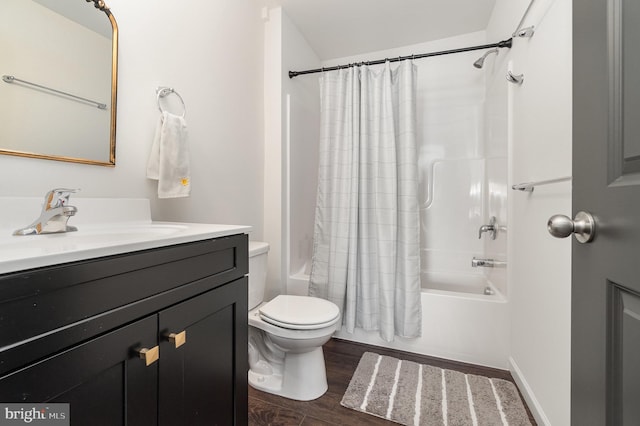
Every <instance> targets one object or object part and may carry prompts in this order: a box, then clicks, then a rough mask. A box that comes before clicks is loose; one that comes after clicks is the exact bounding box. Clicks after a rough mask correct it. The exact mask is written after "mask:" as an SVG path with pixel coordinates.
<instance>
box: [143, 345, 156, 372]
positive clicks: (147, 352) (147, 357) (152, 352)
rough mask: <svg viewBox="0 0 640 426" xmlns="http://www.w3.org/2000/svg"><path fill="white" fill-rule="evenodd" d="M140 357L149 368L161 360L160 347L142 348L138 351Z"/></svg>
mask: <svg viewBox="0 0 640 426" xmlns="http://www.w3.org/2000/svg"><path fill="white" fill-rule="evenodd" d="M138 355H139V356H140V358H141V359H143V360H144V362H145V364H147V367H148V366H150V365H151V364H153V363H154V362H156V361H157V360H158V359H159V358H160V348H159V347H158V346H154V347H153V348H151V349H148V348H142V349H139V350H138Z"/></svg>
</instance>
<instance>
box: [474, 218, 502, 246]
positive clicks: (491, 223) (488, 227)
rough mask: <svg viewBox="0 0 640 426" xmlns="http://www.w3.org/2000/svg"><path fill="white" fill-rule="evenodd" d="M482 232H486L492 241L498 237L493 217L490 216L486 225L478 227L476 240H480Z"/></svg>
mask: <svg viewBox="0 0 640 426" xmlns="http://www.w3.org/2000/svg"><path fill="white" fill-rule="evenodd" d="M483 232H488V233H489V235H490V236H491V239H492V240H495V239H496V237H497V236H498V225H497V224H496V217H495V216H491V219H489V224H488V225H482V226H481V227H480V229H479V230H478V239H481V238H482V233H483Z"/></svg>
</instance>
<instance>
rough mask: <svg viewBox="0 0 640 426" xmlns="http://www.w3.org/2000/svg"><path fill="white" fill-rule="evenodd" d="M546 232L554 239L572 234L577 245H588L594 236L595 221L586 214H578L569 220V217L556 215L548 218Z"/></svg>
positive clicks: (589, 214)
mask: <svg viewBox="0 0 640 426" xmlns="http://www.w3.org/2000/svg"><path fill="white" fill-rule="evenodd" d="M547 230H548V231H549V233H550V234H551V235H553V236H554V237H556V238H567V237H568V236H569V235H571V234H573V235H574V236H575V237H576V240H578V242H579V243H583V244H584V243H589V242H591V241H593V239H594V238H595V236H596V221H595V219H594V218H593V216H592V215H591V213H587V212H578V213H576V217H575V218H574V219H573V220H571V218H570V217H568V216H565V215H562V214H556V215H553V216H551V217H550V218H549V221H548V222H547Z"/></svg>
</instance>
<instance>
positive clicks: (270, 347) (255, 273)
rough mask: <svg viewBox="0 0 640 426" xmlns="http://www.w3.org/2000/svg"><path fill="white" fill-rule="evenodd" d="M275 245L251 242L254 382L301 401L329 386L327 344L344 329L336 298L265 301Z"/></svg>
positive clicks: (251, 372)
mask: <svg viewBox="0 0 640 426" xmlns="http://www.w3.org/2000/svg"><path fill="white" fill-rule="evenodd" d="M268 251H269V244H267V243H264V242H257V241H251V242H249V385H251V386H252V387H254V388H256V389H259V390H261V391H264V392H268V393H272V394H275V395H280V396H283V397H285V398H289V399H295V400H298V401H310V400H312V399H316V398H319V397H320V396H322V395H323V394H324V393H325V392H326V391H327V374H326V369H325V365H324V354H323V352H322V345H324V344H325V343H326V342H327V341H329V339H330V338H331V336H332V335H333V333H334V332H335V331H336V329H337V328H338V326H339V325H338V323H339V321H340V310H339V309H338V306H336V305H335V304H334V303H332V302H329V301H327V300H324V299H319V298H316V297H308V296H293V295H280V296H276V297H275V298H274V299H272V300H271V301H268V302H264V289H265V283H266V275H267V253H268Z"/></svg>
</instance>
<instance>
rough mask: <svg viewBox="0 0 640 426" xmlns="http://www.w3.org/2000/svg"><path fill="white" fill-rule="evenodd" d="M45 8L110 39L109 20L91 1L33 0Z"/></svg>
mask: <svg viewBox="0 0 640 426" xmlns="http://www.w3.org/2000/svg"><path fill="white" fill-rule="evenodd" d="M33 1H34V2H36V3H40V4H41V5H42V6H44V7H46V8H47V9H51V10H52V11H54V12H56V13H58V14H60V15H62V16H64V17H66V18H67V19H70V20H72V21H74V22H76V23H78V24H80V25H82V26H84V27H86V28H88V29H90V30H92V31H95V32H97V33H98V34H101V35H102V36H104V37H106V38H108V39H111V32H112V29H111V21H109V18H108V17H107V15H105V13H104V12H103V11H101V10H99V9H96V8H95V7H94V6H93V3H90V4H89V3H87V2H84V1H82V2H80V1H79V0H33Z"/></svg>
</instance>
